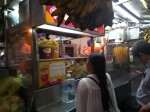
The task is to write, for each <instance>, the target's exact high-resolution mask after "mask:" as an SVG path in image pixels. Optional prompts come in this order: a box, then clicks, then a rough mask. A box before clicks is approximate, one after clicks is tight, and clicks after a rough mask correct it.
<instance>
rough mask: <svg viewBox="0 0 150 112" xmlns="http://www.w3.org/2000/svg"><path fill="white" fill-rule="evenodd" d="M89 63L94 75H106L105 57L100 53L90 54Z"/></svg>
mask: <svg viewBox="0 0 150 112" xmlns="http://www.w3.org/2000/svg"><path fill="white" fill-rule="evenodd" d="M89 62H90V63H91V64H92V66H93V69H94V73H95V74H96V73H104V74H105V73H106V65H105V57H104V55H103V54H100V53H92V54H91V55H90V56H89Z"/></svg>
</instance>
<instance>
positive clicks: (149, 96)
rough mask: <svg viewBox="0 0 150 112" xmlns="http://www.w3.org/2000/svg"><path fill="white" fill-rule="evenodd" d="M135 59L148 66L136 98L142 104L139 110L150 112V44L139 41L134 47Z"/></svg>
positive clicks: (140, 111)
mask: <svg viewBox="0 0 150 112" xmlns="http://www.w3.org/2000/svg"><path fill="white" fill-rule="evenodd" d="M132 54H133V57H134V59H136V60H137V61H138V62H140V63H142V64H144V65H145V66H146V68H145V71H144V73H143V78H142V80H141V84H140V86H139V88H138V90H137V94H136V98H137V101H138V103H139V105H140V106H141V108H140V110H139V112H150V44H149V43H147V42H146V41H144V40H139V41H137V42H136V43H135V44H134V45H133V48H132Z"/></svg>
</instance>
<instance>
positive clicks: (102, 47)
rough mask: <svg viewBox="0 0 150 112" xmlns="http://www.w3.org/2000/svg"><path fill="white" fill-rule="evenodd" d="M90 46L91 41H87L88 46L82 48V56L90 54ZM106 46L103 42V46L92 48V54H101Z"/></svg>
mask: <svg viewBox="0 0 150 112" xmlns="http://www.w3.org/2000/svg"><path fill="white" fill-rule="evenodd" d="M91 44H92V41H91V39H89V40H88V41H87V45H88V46H87V47H84V48H83V54H84V55H90V54H91ZM106 44H107V41H105V42H104V44H103V45H101V46H99V47H94V52H95V53H98V52H99V53H101V52H102V51H103V49H104V47H105V45H106Z"/></svg>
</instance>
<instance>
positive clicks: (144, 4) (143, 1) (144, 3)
mask: <svg viewBox="0 0 150 112" xmlns="http://www.w3.org/2000/svg"><path fill="white" fill-rule="evenodd" d="M140 2H141V3H142V4H143V6H144V7H145V8H146V9H148V7H147V3H146V2H145V0H140Z"/></svg>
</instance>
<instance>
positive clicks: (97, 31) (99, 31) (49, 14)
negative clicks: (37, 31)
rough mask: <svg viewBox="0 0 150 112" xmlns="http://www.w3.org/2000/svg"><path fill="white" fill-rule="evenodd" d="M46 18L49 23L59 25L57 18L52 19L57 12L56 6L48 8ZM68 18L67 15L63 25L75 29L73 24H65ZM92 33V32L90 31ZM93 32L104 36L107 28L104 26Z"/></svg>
mask: <svg viewBox="0 0 150 112" xmlns="http://www.w3.org/2000/svg"><path fill="white" fill-rule="evenodd" d="M45 10H46V11H45V13H46V14H45V16H46V22H47V23H57V16H54V17H52V16H51V14H52V12H53V11H54V10H56V7H55V6H48V5H47V6H46V8H45ZM67 18H68V15H67V14H66V15H65V17H64V20H63V22H62V25H64V26H69V27H71V28H74V25H73V24H72V23H70V24H68V25H65V22H66V20H67ZM89 32H90V31H89ZM92 32H96V33H99V34H102V35H104V34H105V27H104V25H102V26H101V27H98V28H95V29H94V30H93V31H92Z"/></svg>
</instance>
